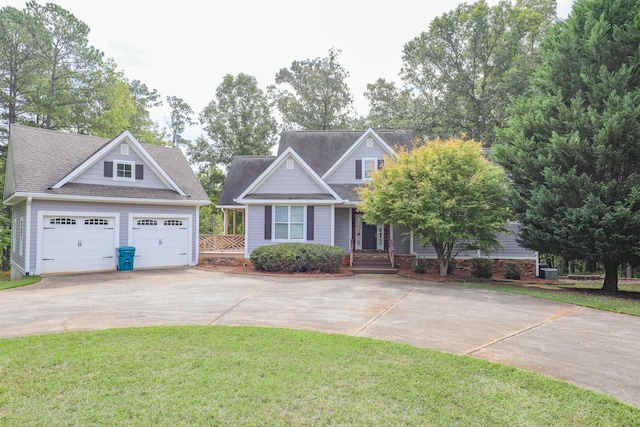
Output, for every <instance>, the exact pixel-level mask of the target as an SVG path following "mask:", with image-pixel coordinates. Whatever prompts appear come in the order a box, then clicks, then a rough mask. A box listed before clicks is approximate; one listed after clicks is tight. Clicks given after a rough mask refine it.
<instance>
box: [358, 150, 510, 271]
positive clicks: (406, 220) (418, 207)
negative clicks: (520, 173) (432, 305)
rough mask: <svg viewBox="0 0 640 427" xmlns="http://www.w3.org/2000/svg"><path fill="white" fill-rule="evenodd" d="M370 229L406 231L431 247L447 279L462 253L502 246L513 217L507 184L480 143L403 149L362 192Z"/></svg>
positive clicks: (365, 217) (361, 189) (363, 205)
mask: <svg viewBox="0 0 640 427" xmlns="http://www.w3.org/2000/svg"><path fill="white" fill-rule="evenodd" d="M358 193H359V195H360V198H361V199H362V202H363V203H362V205H361V206H360V207H359V209H360V210H361V211H362V212H363V214H364V219H365V221H367V222H368V223H370V224H381V223H386V222H390V223H391V224H393V225H394V226H404V227H406V228H408V229H410V230H412V231H413V233H414V236H418V237H420V238H422V240H423V243H424V245H425V246H426V245H431V246H433V248H434V249H435V251H436V253H437V255H438V263H439V268H440V274H441V275H443V276H445V275H446V274H447V268H448V266H449V263H450V262H451V260H452V259H454V258H455V257H456V255H457V254H458V253H459V252H460V251H465V250H471V249H482V250H486V251H490V250H494V249H497V248H499V247H500V241H499V240H498V237H497V233H506V232H508V231H507V230H506V228H505V225H506V223H507V221H508V220H509V219H510V218H511V209H510V208H509V202H508V199H507V195H508V181H507V179H506V177H505V176H504V174H503V171H502V168H500V167H499V166H497V165H495V164H493V163H491V162H490V161H488V160H487V159H485V157H484V156H483V153H482V147H481V144H480V143H479V142H476V141H462V140H460V139H449V140H440V139H438V140H433V141H427V142H426V143H425V144H424V145H423V146H420V147H418V148H414V149H413V150H412V151H408V150H406V149H400V151H399V153H398V156H397V158H393V159H387V160H386V161H385V165H384V167H383V168H382V169H380V170H378V171H376V172H375V173H374V175H373V178H372V180H371V181H370V182H369V183H368V184H367V185H366V186H365V187H362V188H360V189H358Z"/></svg>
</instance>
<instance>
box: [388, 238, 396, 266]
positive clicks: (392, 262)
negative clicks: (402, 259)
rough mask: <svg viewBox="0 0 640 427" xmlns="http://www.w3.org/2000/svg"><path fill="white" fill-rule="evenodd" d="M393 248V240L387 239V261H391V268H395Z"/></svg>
mask: <svg viewBox="0 0 640 427" xmlns="http://www.w3.org/2000/svg"><path fill="white" fill-rule="evenodd" d="M395 252H396V251H395V249H394V248H393V240H391V239H389V261H391V268H396V262H395V259H394V257H395Z"/></svg>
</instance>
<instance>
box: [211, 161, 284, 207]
mask: <svg viewBox="0 0 640 427" xmlns="http://www.w3.org/2000/svg"><path fill="white" fill-rule="evenodd" d="M275 159H276V158H275V157H273V156H237V157H234V158H233V159H231V164H230V165H229V173H227V178H226V179H225V181H224V185H223V186H222V191H221V192H220V197H219V198H218V206H234V205H238V206H240V205H239V204H238V203H236V202H235V199H237V198H238V197H239V196H240V195H241V194H242V192H243V191H244V190H246V189H247V187H249V185H251V183H252V182H253V181H255V180H256V179H257V178H258V177H259V176H260V174H261V173H262V172H264V171H265V170H266V169H267V168H268V167H269V166H270V165H271V163H273V161H274V160H275Z"/></svg>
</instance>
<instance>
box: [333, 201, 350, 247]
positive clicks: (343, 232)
mask: <svg viewBox="0 0 640 427" xmlns="http://www.w3.org/2000/svg"><path fill="white" fill-rule="evenodd" d="M335 215H336V218H335V224H336V231H335V236H334V244H335V245H336V246H340V247H341V248H342V249H344V252H345V253H349V243H350V241H351V209H350V208H336V214H335Z"/></svg>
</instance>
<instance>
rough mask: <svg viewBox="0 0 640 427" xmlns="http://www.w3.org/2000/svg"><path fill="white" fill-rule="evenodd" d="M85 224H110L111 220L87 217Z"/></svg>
mask: <svg viewBox="0 0 640 427" xmlns="http://www.w3.org/2000/svg"><path fill="white" fill-rule="evenodd" d="M84 225H109V220H108V219H103V218H87V219H85V220H84Z"/></svg>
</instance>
